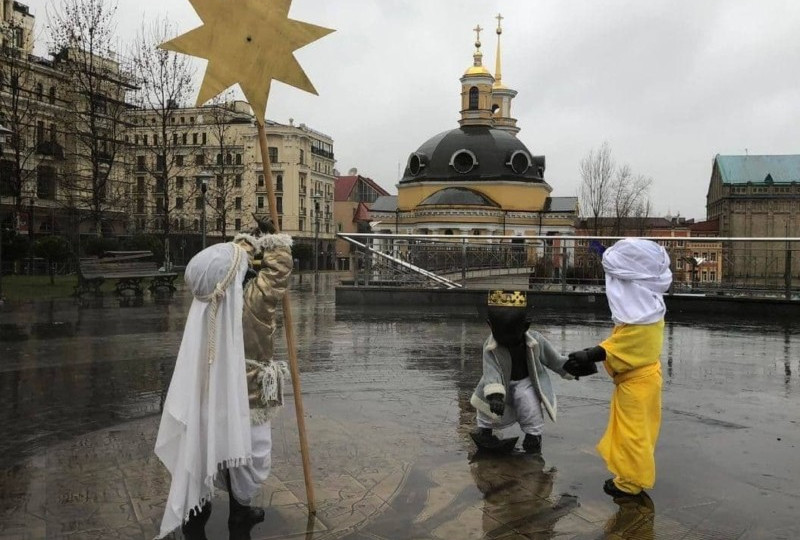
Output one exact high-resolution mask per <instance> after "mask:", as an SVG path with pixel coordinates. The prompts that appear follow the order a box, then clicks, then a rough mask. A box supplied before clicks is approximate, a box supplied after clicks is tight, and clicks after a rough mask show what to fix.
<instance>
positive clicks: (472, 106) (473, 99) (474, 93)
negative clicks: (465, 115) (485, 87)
mask: <svg viewBox="0 0 800 540" xmlns="http://www.w3.org/2000/svg"><path fill="white" fill-rule="evenodd" d="M469 110H471V111H476V110H478V87H477V86H473V87H472V88H470V89H469Z"/></svg>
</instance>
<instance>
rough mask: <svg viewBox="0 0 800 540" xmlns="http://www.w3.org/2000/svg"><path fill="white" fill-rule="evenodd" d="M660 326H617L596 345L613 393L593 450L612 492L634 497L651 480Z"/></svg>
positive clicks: (657, 406) (657, 420)
mask: <svg viewBox="0 0 800 540" xmlns="http://www.w3.org/2000/svg"><path fill="white" fill-rule="evenodd" d="M663 341H664V321H663V320H661V321H658V322H657V323H653V324H648V325H632V324H621V325H618V326H616V327H614V330H613V332H612V333H611V336H610V337H609V338H608V339H606V340H605V341H604V342H602V343H601V344H600V346H601V347H603V348H604V349H605V350H606V362H605V367H606V370H607V371H608V373H609V375H611V376H612V377H613V378H614V393H613V395H612V396H611V410H610V415H609V419H608V427H607V428H606V432H605V435H603V438H602V439H601V440H600V442H599V443H598V445H597V450H598V452H600V455H601V456H602V457H603V459H604V460H605V462H606V465H607V466H608V470H609V471H611V472H612V473H613V474H614V475H615V478H614V483H615V484H616V485H617V487H618V488H619V489H621V490H623V491H626V492H628V493H639V492H640V491H641V490H642V489H649V488H651V487H653V485H654V484H655V481H656V462H655V449H656V442H657V441H658V433H659V430H660V429H661V384H662V380H661V362H660V359H659V357H660V355H661V347H662V345H663Z"/></svg>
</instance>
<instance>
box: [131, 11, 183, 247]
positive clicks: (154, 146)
mask: <svg viewBox="0 0 800 540" xmlns="http://www.w3.org/2000/svg"><path fill="white" fill-rule="evenodd" d="M175 34H176V31H175V29H174V28H173V27H172V25H171V24H170V23H169V22H168V21H167V20H166V19H158V20H156V21H155V22H153V23H151V24H144V23H143V24H142V27H141V29H140V30H139V34H138V35H137V37H136V40H135V42H134V46H133V51H132V53H131V62H132V69H133V76H134V80H135V82H136V85H137V86H138V91H137V93H136V96H135V103H136V105H137V106H138V107H139V108H140V109H141V111H140V113H138V114H137V115H135V116H136V117H138V118H139V119H140V120H141V121H144V119H147V120H151V122H149V123H148V124H147V126H146V128H145V127H143V133H142V135H143V140H142V142H144V141H145V140H147V139H145V138H144V137H148V136H149V137H150V140H149V141H148V142H147V144H146V145H142V146H139V145H138V144H137V145H136V146H134V149H135V150H136V153H137V158H138V159H137V162H136V172H137V173H138V174H142V173H144V174H146V175H147V176H148V177H149V178H150V179H152V182H150V184H151V185H154V187H155V189H154V193H155V197H156V198H155V212H154V214H155V215H154V219H153V223H152V224H153V226H154V228H155V229H156V230H157V231H158V232H159V233H160V234H161V237H162V241H163V242H164V258H165V263H168V262H169V260H170V241H169V239H170V233H172V232H174V231H173V229H174V227H172V225H173V223H172V216H173V211H174V210H181V209H182V207H183V201H184V199H183V191H182V190H183V189H185V188H184V186H183V185H181V184H182V182H180V183H179V181H178V179H182V178H183V175H184V174H185V171H186V169H187V166H188V164H187V163H184V156H183V155H182V154H181V153H179V151H178V150H179V148H180V147H181V146H182V141H181V136H180V134H179V133H178V130H179V125H178V123H177V121H176V117H177V113H178V112H179V111H180V109H181V107H184V106H185V103H186V101H187V99H188V97H189V96H190V95H191V94H193V93H194V88H193V84H192V79H193V76H194V67H193V65H192V62H191V60H190V58H189V57H188V56H186V55H182V54H176V53H174V52H171V51H165V50H163V49H159V48H157V46H158V44H160V43H163V42H164V41H166V40H167V39H168V37H170V36H173V35H175ZM136 137H137V138H138V135H136ZM136 142H137V143H138V141H136ZM142 156H144V157H145V159H141V157H142ZM148 157H149V159H147V158H148ZM140 196H143V194H140Z"/></svg>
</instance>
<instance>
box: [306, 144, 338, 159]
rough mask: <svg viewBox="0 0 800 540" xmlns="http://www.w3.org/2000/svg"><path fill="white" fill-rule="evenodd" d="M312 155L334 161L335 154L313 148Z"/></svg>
mask: <svg viewBox="0 0 800 540" xmlns="http://www.w3.org/2000/svg"><path fill="white" fill-rule="evenodd" d="M311 153H312V154H314V155H316V156H322V157H324V158H328V159H333V152H326V151H325V150H322V149H320V148H314V147H313V146H312V147H311Z"/></svg>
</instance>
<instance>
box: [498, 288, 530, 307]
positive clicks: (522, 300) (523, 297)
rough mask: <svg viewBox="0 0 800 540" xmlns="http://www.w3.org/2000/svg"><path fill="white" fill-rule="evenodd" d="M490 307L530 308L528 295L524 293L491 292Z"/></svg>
mask: <svg viewBox="0 0 800 540" xmlns="http://www.w3.org/2000/svg"><path fill="white" fill-rule="evenodd" d="M488 305H490V306H501V307H528V295H527V294H525V293H524V292H523V291H489V301H488Z"/></svg>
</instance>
